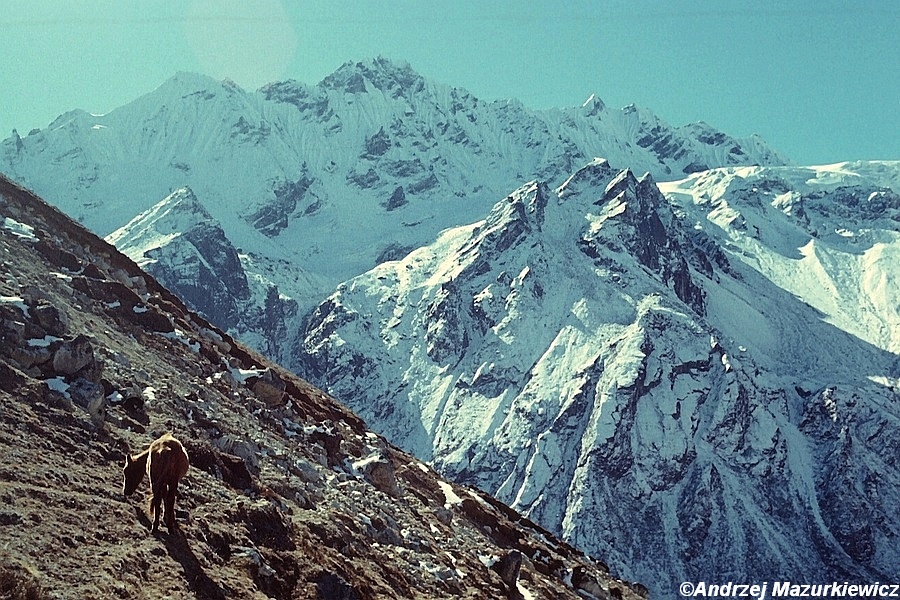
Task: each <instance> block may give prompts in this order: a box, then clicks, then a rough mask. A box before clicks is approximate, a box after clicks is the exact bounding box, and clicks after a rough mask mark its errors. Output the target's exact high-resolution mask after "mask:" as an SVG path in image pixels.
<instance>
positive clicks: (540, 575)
mask: <svg viewBox="0 0 900 600" xmlns="http://www.w3.org/2000/svg"><path fill="white" fill-rule="evenodd" d="M0 219H2V220H0V257H2V263H0V265H2V266H0V338H2V339H0V342H2V343H0V421H2V427H0V448H2V451H0V590H3V594H4V597H10V596H7V595H5V594H7V593H9V594H12V593H13V592H12V591H11V590H12V589H13V588H17V589H19V591H20V592H21V593H22V594H23V596H24V594H25V593H30V594H31V595H30V596H27V597H30V598H44V597H47V598H65V599H69V598H71V599H76V598H78V599H81V598H111V597H115V598H164V597H169V598H188V597H195V598H242V599H243V598H345V599H354V598H398V597H399V598H451V597H453V598H456V597H467V598H486V597H511V598H512V597H516V598H523V597H524V598H530V597H534V598H538V597H543V598H551V597H552V598H579V597H580V598H585V597H596V598H612V597H615V598H637V597H639V596H640V595H641V592H642V591H643V590H642V589H641V587H640V586H636V585H629V584H625V583H623V582H621V581H618V580H616V579H615V578H613V577H612V576H610V575H609V574H608V572H607V569H606V568H605V566H604V565H603V564H601V563H599V562H595V561H593V560H589V559H588V558H586V557H585V556H584V555H582V554H581V553H579V552H577V551H576V550H574V549H573V548H572V547H570V546H569V545H567V544H565V543H563V542H560V541H558V540H556V539H555V538H553V536H552V535H550V534H549V533H548V532H546V531H544V530H543V529H542V528H540V527H538V526H537V525H535V524H534V523H532V522H531V521H529V520H528V519H526V518H523V517H521V516H520V515H518V514H517V513H516V512H514V511H512V510H511V509H509V508H507V507H505V506H504V505H502V504H500V503H498V502H497V501H496V500H493V499H491V498H489V497H487V496H486V495H484V494H482V493H480V492H477V491H474V490H472V489H468V488H464V487H461V486H458V485H451V484H449V483H447V482H446V481H444V480H442V479H440V478H439V477H438V476H437V475H436V474H435V473H434V472H433V471H432V470H431V469H430V468H428V467H426V466H424V465H423V464H422V463H421V462H419V461H418V460H416V459H414V458H412V457H411V456H409V455H407V454H405V453H403V452H401V451H399V450H397V449H396V448H394V447H393V446H391V445H389V444H388V443H386V442H385V441H384V439H383V438H381V437H379V436H377V435H375V434H373V433H371V432H370V431H368V430H367V429H366V426H365V424H364V423H363V422H362V421H361V420H360V419H359V418H358V417H356V416H355V415H354V414H352V413H351V412H349V411H348V410H347V409H346V408H344V407H343V406H341V405H340V404H338V403H337V402H336V401H335V400H334V399H333V398H331V397H330V396H328V395H327V394H325V393H323V392H322V391H320V390H318V389H316V388H314V387H312V386H310V385H309V384H307V383H306V382H305V381H302V380H300V379H298V378H297V377H295V376H293V375H291V374H289V373H287V372H286V371H284V370H283V369H281V368H279V367H278V366H277V365H275V364H273V363H270V362H269V361H267V360H266V359H264V358H263V357H261V356H260V355H258V354H256V353H254V352H252V351H250V350H247V349H246V348H245V347H244V346H242V345H241V344H239V343H238V342H236V341H235V340H234V339H233V338H231V337H230V336H229V335H227V334H226V333H224V332H223V331H222V330H220V329H218V328H216V327H214V326H212V325H210V324H209V323H208V322H207V321H205V320H204V319H203V318H201V317H199V316H198V315H196V314H194V313H192V312H190V311H188V310H187V309H186V308H185V306H184V305H183V304H182V302H181V301H180V300H179V299H178V298H176V297H174V296H173V295H171V294H170V293H169V292H168V291H167V290H166V289H164V288H163V287H161V286H160V285H159V284H158V283H157V282H156V280H155V279H153V278H152V277H150V276H148V275H146V274H145V273H144V272H142V271H141V270H140V269H139V268H138V267H137V266H136V265H135V264H134V263H133V262H131V261H130V260H129V259H127V258H125V257H124V256H123V255H121V254H120V253H118V252H117V251H116V250H115V249H114V248H113V247H112V246H111V245H109V244H107V243H105V242H103V241H101V240H100V239H98V238H96V237H95V236H93V235H92V234H90V233H88V232H87V231H86V230H84V229H83V228H81V227H80V226H78V225H76V224H75V223H73V222H71V221H69V220H68V219H67V218H66V217H64V216H63V215H62V214H61V213H60V212H58V211H57V210H56V209H54V208H51V207H50V206H49V205H47V204H44V203H43V202H42V201H40V200H39V199H38V198H36V197H34V196H33V195H31V194H30V193H29V192H26V191H25V190H23V189H21V188H19V187H16V186H15V185H13V184H12V183H10V182H9V181H8V180H6V179H0ZM166 431H172V432H174V433H175V435H176V436H178V437H179V438H181V439H182V440H183V441H184V442H185V445H186V447H187V449H188V452H189V455H190V458H191V463H192V468H191V470H190V472H189V473H188V475H187V477H186V478H185V480H184V481H183V482H182V486H181V488H180V498H179V501H178V508H179V515H178V518H179V521H180V523H181V528H180V532H165V530H164V531H163V532H162V533H160V534H159V535H158V536H151V535H150V534H149V531H148V528H149V521H148V519H147V514H146V505H145V502H143V501H141V500H140V499H133V498H132V499H130V500H127V501H126V500H125V499H124V498H123V497H122V495H121V472H120V465H121V462H122V460H123V458H124V456H125V453H126V452H129V451H131V452H136V451H138V450H140V449H142V448H143V447H145V446H146V445H147V444H148V443H149V442H150V441H151V440H152V439H154V438H155V437H156V436H158V435H160V434H162V433H164V432H166ZM145 485H146V484H145ZM143 491H144V490H142V492H143ZM28 590H30V591H28ZM12 597H17V596H15V595H13V596H12Z"/></svg>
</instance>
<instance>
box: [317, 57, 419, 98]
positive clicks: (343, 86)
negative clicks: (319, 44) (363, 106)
mask: <svg viewBox="0 0 900 600" xmlns="http://www.w3.org/2000/svg"><path fill="white" fill-rule="evenodd" d="M424 83H425V80H424V78H423V77H422V76H421V75H419V74H418V73H417V72H416V71H414V70H413V69H412V67H411V66H410V65H409V64H408V63H405V62H394V61H391V60H389V59H387V58H384V57H381V56H379V57H377V58H375V59H372V60H367V61H361V62H356V63H353V62H346V63H344V64H343V65H341V66H340V68H338V70H337V71H335V72H334V73H332V74H331V75H328V76H327V77H325V78H324V79H323V80H322V81H321V83H320V84H319V85H320V86H321V87H323V88H325V89H331V90H341V91H345V92H347V93H350V94H361V93H365V92H367V91H369V90H370V89H371V88H374V89H377V90H380V91H381V92H384V93H389V92H390V93H393V94H395V95H396V96H399V95H402V94H406V93H409V92H414V91H416V90H417V89H418V90H421V89H422V88H423V87H424Z"/></svg>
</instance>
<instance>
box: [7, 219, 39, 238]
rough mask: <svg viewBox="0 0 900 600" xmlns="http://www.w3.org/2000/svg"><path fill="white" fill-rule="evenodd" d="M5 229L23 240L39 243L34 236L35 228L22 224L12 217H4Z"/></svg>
mask: <svg viewBox="0 0 900 600" xmlns="http://www.w3.org/2000/svg"><path fill="white" fill-rule="evenodd" d="M3 229H6V230H7V231H9V232H10V233H12V234H13V235H14V236H16V237H19V238H22V239H23V240H28V241H29V242H36V241H38V239H37V236H35V235H34V227H32V226H31V225H26V224H25V223H20V222H18V221H16V220H15V219H13V218H12V217H3Z"/></svg>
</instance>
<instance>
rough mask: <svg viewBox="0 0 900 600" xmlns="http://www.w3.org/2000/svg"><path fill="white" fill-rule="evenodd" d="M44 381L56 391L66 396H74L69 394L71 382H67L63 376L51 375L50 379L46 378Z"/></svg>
mask: <svg viewBox="0 0 900 600" xmlns="http://www.w3.org/2000/svg"><path fill="white" fill-rule="evenodd" d="M44 383H46V384H47V387H49V388H50V389H51V390H53V391H54V392H59V393H60V394H62V395H63V396H65V397H66V398H69V399H71V398H72V396H70V395H69V384H68V383H66V381H65V379H63V378H62V377H51V378H50V379H45V380H44Z"/></svg>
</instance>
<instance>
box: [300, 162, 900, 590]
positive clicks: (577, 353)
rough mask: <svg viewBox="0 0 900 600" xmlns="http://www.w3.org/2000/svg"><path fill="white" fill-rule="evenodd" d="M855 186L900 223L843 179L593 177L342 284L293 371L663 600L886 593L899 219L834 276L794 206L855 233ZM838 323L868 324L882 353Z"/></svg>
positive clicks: (316, 317)
mask: <svg viewBox="0 0 900 600" xmlns="http://www.w3.org/2000/svg"><path fill="white" fill-rule="evenodd" d="M898 167H900V165H895V167H894V168H895V169H896V168H898ZM861 170H862V169H860V171H861ZM887 170H888V169H887V167H885V171H887ZM854 173H855V174H856V176H854ZM881 177H882V179H885V180H886V179H889V178H890V175H889V174H888V173H887V172H885V173H882V176H881ZM729 178H731V180H730V181H729ZM734 178H744V179H745V181H744V182H743V183H740V182H738V181H735V180H734ZM751 180H752V182H751ZM827 181H831V182H832V183H830V184H826V182H827ZM851 181H855V182H856V183H855V185H857V186H858V191H859V192H860V193H856V192H853V194H852V197H853V198H856V199H857V200H858V201H868V199H869V198H870V197H872V198H873V201H875V203H876V205H879V206H881V205H884V206H885V208H886V209H887V210H888V211H889V210H890V208H889V206H888V205H890V204H891V203H892V202H893V203H894V205H896V203H895V201H890V202H886V201H885V199H886V198H888V197H889V196H890V193H891V192H890V191H889V190H878V189H875V190H872V189H868V188H871V187H872V181H871V180H869V181H868V182H867V180H866V178H865V177H862V176H861V175H860V173H859V172H854V170H853V169H851V168H849V167H848V166H846V165H845V166H841V167H840V168H835V169H799V168H779V169H760V168H757V167H752V168H742V169H722V170H719V171H718V172H711V173H709V174H708V175H695V176H693V177H691V178H688V179H687V180H684V181H682V182H676V183H672V184H668V185H667V186H663V187H664V189H665V191H666V194H665V195H664V194H662V193H661V192H660V190H659V189H658V186H657V185H656V184H654V180H653V178H651V177H649V176H645V177H641V178H637V177H635V175H634V171H633V170H625V171H622V172H619V173H618V174H617V173H615V172H613V171H612V170H611V169H610V168H609V166H608V164H607V163H605V162H604V161H599V160H598V161H594V162H592V163H591V164H590V165H588V166H586V167H584V168H583V169H580V170H579V171H578V172H576V173H575V174H574V175H572V176H571V177H570V178H569V179H568V180H567V181H566V183H565V184H563V185H562V186H560V187H559V188H558V190H559V194H558V196H559V197H558V198H554V197H553V196H554V194H553V192H552V191H550V190H549V189H548V188H547V187H546V186H545V187H541V186H540V185H539V184H537V183H531V184H527V185H525V186H523V187H521V188H519V189H518V190H516V191H515V192H514V193H512V194H510V195H509V196H507V197H505V198H504V199H502V200H501V201H500V202H498V203H497V204H496V205H495V206H494V207H493V209H492V210H491V211H490V213H489V215H488V217H487V218H486V219H484V220H482V221H479V222H476V223H474V224H472V225H470V226H466V227H458V228H453V229H449V230H447V231H445V232H444V233H443V234H442V235H441V236H440V237H439V238H438V239H437V240H436V241H434V242H433V243H431V244H428V245H426V246H423V247H421V248H418V249H416V250H414V251H412V252H410V253H409V254H408V255H407V256H406V257H405V258H403V259H402V260H399V261H396V262H388V263H384V264H382V265H379V266H378V267H377V268H375V269H373V270H371V271H369V272H367V273H364V274H362V275H360V276H358V277H356V278H354V279H352V280H350V281H348V282H346V283H344V284H342V285H341V286H340V287H339V288H338V289H337V290H336V291H335V292H334V294H332V295H331V296H330V297H329V298H328V299H327V300H326V301H325V302H323V303H322V304H321V305H320V306H319V307H318V308H317V309H316V311H315V312H314V313H313V315H312V316H311V318H310V319H309V320H308V329H307V331H306V335H305V337H304V340H303V345H302V347H303V350H304V356H303V361H302V362H301V368H300V370H301V372H303V373H304V374H306V375H307V376H311V377H314V378H316V379H317V381H318V382H319V383H321V384H323V385H324V386H326V387H327V388H328V389H330V391H331V392H332V393H334V394H335V395H336V396H337V397H339V398H343V399H345V400H346V401H347V402H348V403H349V404H350V405H351V406H352V407H353V408H354V409H355V410H358V411H359V412H360V413H361V414H362V416H363V417H364V418H365V419H366V421H367V422H369V423H371V424H372V426H373V427H375V428H376V429H378V430H380V431H382V432H383V433H385V434H386V435H387V436H388V437H390V438H391V439H393V440H394V441H395V442H397V443H399V444H401V445H403V446H405V447H406V448H407V449H409V450H411V451H413V452H414V453H416V454H417V455H418V456H420V457H421V458H423V459H427V460H429V461H430V462H431V463H432V464H433V465H434V466H436V467H437V468H438V469H440V470H443V471H444V472H445V473H448V474H451V475H452V476H453V477H455V478H458V479H461V480H463V481H466V482H470V483H474V484H477V485H479V486H481V487H482V488H484V489H486V490H489V491H490V492H492V493H494V494H496V495H498V496H499V497H501V498H503V499H504V500H506V501H508V502H510V503H511V504H512V505H513V506H514V507H515V508H517V509H519V510H521V511H523V512H524V513H525V514H527V515H528V516H529V517H530V518H531V519H533V520H535V521H537V522H539V523H541V524H542V525H543V526H544V527H547V528H549V529H551V530H553V531H558V532H561V534H562V535H564V536H565V538H566V539H567V540H569V541H570V542H572V543H574V544H576V545H577V546H579V547H582V548H585V549H586V550H587V551H589V552H590V553H591V554H594V555H597V556H603V557H605V558H606V559H608V560H609V561H610V564H612V565H615V568H616V569H619V570H621V571H623V572H627V573H628V574H629V576H630V577H633V578H635V579H638V580H641V581H645V582H647V583H648V584H649V585H650V587H651V591H652V592H653V594H654V596H657V595H658V596H661V597H666V594H667V593H668V591H670V590H672V589H674V588H675V586H677V585H678V583H679V582H681V581H695V580H704V579H705V580H710V579H711V578H714V577H720V576H721V574H722V573H731V574H733V575H734V576H735V577H740V578H741V579H743V580H760V581H762V580H764V578H766V577H771V573H772V572H773V569H776V571H777V572H779V573H786V574H787V573H803V574H804V576H807V577H821V578H825V577H831V576H833V575H832V574H833V573H835V572H840V573H847V575H846V577H847V578H849V577H851V576H853V577H858V578H873V580H875V579H878V578H883V577H885V576H888V574H889V573H893V570H895V565H896V564H898V560H900V554H898V552H897V550H896V544H892V543H891V540H893V538H894V537H895V533H894V532H896V531H898V526H900V524H898V517H897V515H898V514H900V513H898V512H897V510H896V508H897V502H898V498H900V478H898V477H897V473H896V469H895V468H892V467H890V465H891V464H892V463H891V462H890V461H891V460H892V457H893V456H895V455H896V454H897V452H900V446H898V443H897V440H896V439H895V438H896V436H893V435H892V433H891V432H893V431H895V430H896V428H897V426H898V424H900V421H898V415H897V411H896V389H897V385H898V383H897V362H896V357H897V351H896V349H895V348H896V346H892V345H890V344H891V343H892V342H890V340H889V339H888V340H887V342H885V338H884V337H879V336H881V334H879V333H877V332H878V331H882V332H885V331H898V330H900V328H898V326H897V324H898V322H900V321H898V320H897V318H896V307H897V305H896V301H895V300H894V298H896V297H897V289H898V283H897V281H898V280H897V267H896V265H897V264H900V256H898V254H897V251H898V250H897V249H898V247H900V240H898V237H897V234H896V231H885V230H883V229H882V227H883V225H885V224H888V222H889V221H890V219H891V216H890V215H891V213H890V212H888V217H887V220H884V221H880V222H879V221H877V219H876V220H871V219H870V218H869V217H866V218H867V219H869V221H868V222H869V223H870V224H876V225H877V227H876V228H875V229H877V230H878V231H873V232H871V233H870V235H871V237H872V238H879V239H881V241H880V242H878V243H877V244H875V245H873V246H872V247H871V248H870V249H869V250H868V251H865V252H862V253H856V254H853V253H846V254H841V253H839V252H836V251H835V247H833V246H828V245H825V244H822V245H820V244H819V242H818V240H817V239H812V238H811V236H810V235H809V233H806V234H805V237H804V236H803V235H800V232H802V231H803V228H802V226H800V225H791V223H790V222H791V220H792V219H793V218H794V217H793V216H792V215H791V214H788V213H787V212H785V211H784V210H783V205H782V204H780V201H778V200H777V199H778V198H781V197H782V196H783V195H784V194H788V193H789V192H790V193H798V194H800V196H804V195H808V194H810V193H812V194H813V196H814V197H812V198H807V199H806V200H804V204H806V203H819V204H821V205H822V206H821V207H819V208H818V209H817V210H818V213H817V214H819V213H820V214H821V215H822V217H821V218H823V219H824V218H826V217H825V214H826V213H828V214H829V215H831V217H829V218H831V219H834V220H833V221H830V222H832V223H837V222H838V221H839V219H838V218H837V217H836V214H837V213H836V212H832V211H833V210H834V207H835V206H843V205H848V206H853V205H854V201H852V200H850V199H848V198H847V197H846V194H847V193H848V190H847V183H848V182H851ZM701 182H702V183H701ZM764 182H766V183H764ZM787 182H794V183H791V184H790V185H789V184H788V183H787ZM801 183H802V185H800V184H801ZM716 185H720V186H721V188H718V189H717V188H716V187H715V186H716ZM829 186H831V187H829ZM875 187H876V188H878V187H879V186H878V185H877V182H876V185H875ZM814 190H815V191H814ZM873 192H877V194H876V195H875V196H874V197H873V196H872V193H873ZM820 193H824V195H821V196H818V195H817V194H820ZM545 194H546V195H547V199H546V201H539V200H538V198H539V196H542V195H545ZM834 194H837V195H834ZM773 201H774V202H775V204H774V205H773V204H772V203H773ZM530 206H534V207H539V206H543V207H544V212H545V215H544V224H543V226H542V227H537V226H535V220H534V219H533V215H536V214H538V211H537V210H535V211H534V212H529V207H530ZM811 210H812V209H811V208H810V209H808V212H809V211H811ZM817 218H818V217H817ZM878 218H879V219H880V218H883V217H878ZM741 219H744V220H745V221H746V224H745V225H746V226H744V225H742V224H741V221H740V220H741ZM551 223H552V224H553V226H551ZM894 223H896V222H894ZM894 230H896V227H895V226H894ZM854 231H856V230H854ZM798 241H799V242H800V245H799V246H797V245H795V244H796V243H797V242H798ZM804 244H805V245H804ZM792 246H793V249H791V247H792ZM865 247H866V246H865V244H862V243H861V244H860V245H859V248H860V249H864V248H865ZM786 251H788V252H787V254H786V255H785V252H786ZM787 279H791V281H787ZM854 282H855V283H854ZM788 284H790V285H791V286H794V287H787V286H788ZM816 285H817V286H818V287H816ZM854 286H855V287H854ZM857 289H858V290H868V291H867V292H866V293H859V294H858V293H857V291H855V290H857ZM792 290H798V291H802V292H803V293H797V292H794V291H792ZM848 290H849V292H850V295H845V294H846V293H847V291H848ZM803 294H812V295H810V296H804V295H803ZM890 294H893V295H890ZM822 299H827V300H829V301H830V299H835V300H836V302H835V305H836V306H839V307H847V306H851V305H853V304H854V303H856V304H858V306H860V307H862V308H861V309H860V310H859V311H858V312H857V313H856V317H858V321H859V322H860V324H861V325H858V326H856V327H857V328H858V329H862V330H866V331H869V332H876V335H875V336H873V337H871V338H870V339H874V340H876V342H869V341H866V338H865V337H864V336H863V335H859V334H856V333H855V331H853V330H850V329H847V328H846V323H843V322H842V321H839V320H838V319H836V318H835V317H834V316H833V315H834V314H837V313H834V312H832V311H830V310H824V309H822V308H819V306H818V305H817V304H816V302H819V301H820V300H822ZM810 305H812V306H810ZM813 307H815V308H813ZM826 308H828V307H826ZM823 315H825V317H826V318H825V319H823ZM836 325H837V326H836ZM848 332H852V333H848ZM893 343H895V342H893ZM892 348H894V350H891V349H892ZM773 507H777V509H773ZM623 532H625V535H626V537H627V538H628V541H627V543H626V544H625V545H622V544H621V542H620V541H619V538H618V537H617V536H621V535H622V534H623ZM662 542H665V543H662Z"/></svg>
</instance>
